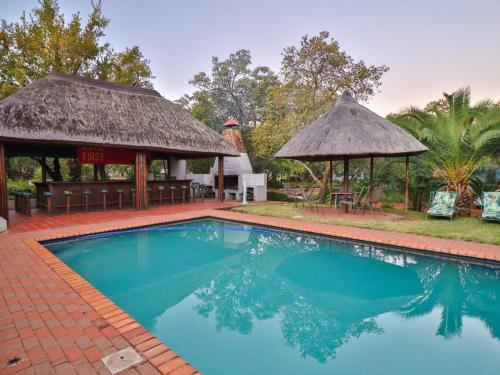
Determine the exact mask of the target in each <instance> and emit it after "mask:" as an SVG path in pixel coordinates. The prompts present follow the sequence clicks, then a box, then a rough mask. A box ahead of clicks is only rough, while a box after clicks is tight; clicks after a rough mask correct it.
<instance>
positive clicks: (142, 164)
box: [135, 151, 148, 211]
mask: <svg viewBox="0 0 500 375" xmlns="http://www.w3.org/2000/svg"><path fill="white" fill-rule="evenodd" d="M147 188H148V170H147V158H146V153H145V152H144V151H136V152H135V209H136V210H138V211H144V210H145V209H146V200H147V194H148V191H147Z"/></svg>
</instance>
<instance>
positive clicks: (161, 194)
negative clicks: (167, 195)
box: [158, 185, 165, 206]
mask: <svg viewBox="0 0 500 375" xmlns="http://www.w3.org/2000/svg"><path fill="white" fill-rule="evenodd" d="M164 191H165V186H163V185H160V186H158V192H159V194H160V206H161V199H162V196H163V192H164Z"/></svg>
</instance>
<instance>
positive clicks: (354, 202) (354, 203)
mask: <svg viewBox="0 0 500 375" xmlns="http://www.w3.org/2000/svg"><path fill="white" fill-rule="evenodd" d="M364 191H365V187H364V186H363V187H362V188H361V190H360V191H359V193H356V194H354V197H353V198H352V199H351V198H347V197H346V198H343V199H342V200H341V201H340V202H339V208H340V210H341V211H342V206H346V207H347V210H349V207H352V209H353V210H354V214H356V207H358V206H359V203H360V202H361V201H362V200H363V199H364V198H365V197H363V192H364Z"/></svg>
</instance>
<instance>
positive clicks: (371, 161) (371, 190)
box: [368, 157, 373, 197]
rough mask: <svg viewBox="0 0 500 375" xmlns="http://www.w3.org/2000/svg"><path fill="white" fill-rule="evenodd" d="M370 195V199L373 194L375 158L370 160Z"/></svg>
mask: <svg viewBox="0 0 500 375" xmlns="http://www.w3.org/2000/svg"><path fill="white" fill-rule="evenodd" d="M368 193H369V194H370V195H369V197H370V196H371V194H372V193H373V157H371V158H370V191H369V192H368Z"/></svg>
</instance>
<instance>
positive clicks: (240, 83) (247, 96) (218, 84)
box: [190, 49, 278, 125]
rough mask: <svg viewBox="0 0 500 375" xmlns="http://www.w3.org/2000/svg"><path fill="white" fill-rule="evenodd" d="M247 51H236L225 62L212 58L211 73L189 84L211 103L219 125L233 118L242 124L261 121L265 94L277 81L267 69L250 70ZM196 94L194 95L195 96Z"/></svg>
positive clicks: (196, 76) (197, 77) (202, 74)
mask: <svg viewBox="0 0 500 375" xmlns="http://www.w3.org/2000/svg"><path fill="white" fill-rule="evenodd" d="M251 64H252V60H251V56H250V51H248V50H244V49H242V50H239V51H237V52H236V53H232V54H231V55H229V58H228V59H226V60H219V58H218V57H213V58H212V74H211V75H208V74H206V73H204V72H201V73H198V74H196V75H195V76H194V77H193V79H192V80H191V81H190V83H191V84H192V85H193V86H195V87H196V88H197V89H198V91H197V93H204V94H205V95H207V96H208V97H209V98H210V100H211V101H212V103H213V105H214V108H215V110H216V116H217V118H218V120H219V121H220V122H223V121H225V120H227V119H228V118H235V119H237V120H238V122H239V123H240V124H242V125H248V124H249V123H253V124H256V123H258V122H260V121H262V118H263V109H264V103H265V101H266V97H267V93H268V91H269V90H270V89H271V88H272V87H274V86H275V85H277V83H278V78H277V76H276V75H275V74H274V73H273V72H272V70H271V69H269V68H268V67H256V68H255V69H253V70H252V69H251V67H250V66H251ZM195 94H196V93H195Z"/></svg>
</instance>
